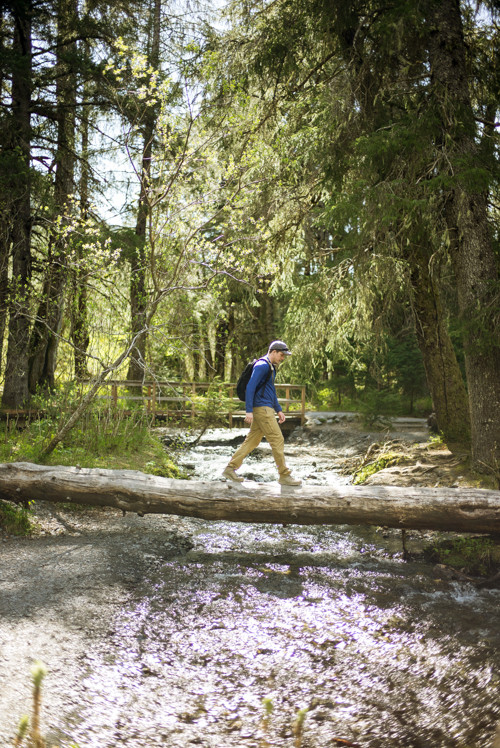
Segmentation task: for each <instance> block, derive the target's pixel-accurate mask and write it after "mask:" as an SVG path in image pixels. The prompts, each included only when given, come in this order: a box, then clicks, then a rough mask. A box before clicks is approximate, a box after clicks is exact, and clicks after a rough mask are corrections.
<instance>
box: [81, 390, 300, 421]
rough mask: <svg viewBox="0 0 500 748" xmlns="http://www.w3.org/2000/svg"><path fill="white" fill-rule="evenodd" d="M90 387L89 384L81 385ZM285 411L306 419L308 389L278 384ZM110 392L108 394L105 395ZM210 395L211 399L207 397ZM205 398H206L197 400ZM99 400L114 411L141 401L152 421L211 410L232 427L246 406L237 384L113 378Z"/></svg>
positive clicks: (100, 394) (280, 400)
mask: <svg viewBox="0 0 500 748" xmlns="http://www.w3.org/2000/svg"><path fill="white" fill-rule="evenodd" d="M81 384H82V385H84V386H85V385H90V382H81ZM275 387H276V393H277V395H278V401H279V403H280V404H281V406H282V408H283V412H284V413H286V414H288V415H290V416H293V417H297V418H300V423H301V424H303V423H304V420H305V409H306V388H305V385H303V384H276V385H275ZM106 390H107V393H106ZM207 395H208V397H207ZM200 396H204V399H200V400H198V399H197V398H198V397H200ZM98 397H99V398H100V399H108V400H109V401H110V404H111V405H112V406H113V407H114V408H122V409H124V410H126V409H127V405H129V407H131V406H133V405H136V404H139V403H141V402H142V404H143V406H144V407H145V408H146V410H147V412H148V413H150V414H151V416H152V417H153V419H154V418H155V417H156V416H159V417H162V418H167V419H168V418H172V419H176V418H183V417H186V416H187V417H191V418H196V417H197V416H201V415H203V414H204V413H206V412H207V408H210V407H212V408H213V412H214V414H217V415H218V416H226V417H227V418H228V421H229V426H230V427H232V426H233V424H234V421H235V419H238V420H239V419H240V418H241V417H242V416H244V414H245V409H244V404H243V403H242V402H241V400H239V399H238V397H237V395H236V384H235V383H232V382H231V383H229V382H218V383H217V384H214V382H167V381H159V380H152V381H145V382H139V381H137V382H135V381H130V380H117V379H111V380H108V381H106V382H104V383H103V385H102V387H101V389H100V391H99V395H98ZM210 401H211V402H210Z"/></svg>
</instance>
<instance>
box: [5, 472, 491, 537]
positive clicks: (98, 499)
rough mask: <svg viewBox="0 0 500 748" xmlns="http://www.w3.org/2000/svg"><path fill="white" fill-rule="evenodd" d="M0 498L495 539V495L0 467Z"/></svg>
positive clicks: (461, 490) (473, 491)
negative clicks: (447, 532) (490, 535)
mask: <svg viewBox="0 0 500 748" xmlns="http://www.w3.org/2000/svg"><path fill="white" fill-rule="evenodd" d="M0 499H7V500H10V501H16V502H20V501H30V500H34V499H36V500H44V501H54V502H72V503H75V504H91V505H97V506H110V507H116V508H118V509H121V510H123V511H124V512H135V513H137V514H140V515H143V514H175V515H178V516H181V517H198V518H201V519H209V520H228V521H231V522H262V523H268V524H272V523H278V524H281V523H284V524H298V525H341V524H348V525H381V526H387V527H399V528H402V529H405V528H413V529H430V530H453V531H456V532H486V533H500V491H488V490H484V489H474V488H420V487H404V488H400V487H395V486H342V487H333V486H307V485H306V486H302V487H300V488H291V487H290V488H289V487H285V486H280V485H279V484H278V483H254V482H250V481H249V482H245V483H223V482H218V481H214V482H210V483H208V482H206V483H205V482H200V481H188V480H174V479H172V478H160V477H158V476H155V475H146V474H145V473H141V472H138V471H134V470H104V469H100V468H79V467H62V466H46V465H34V464H31V463H27V462H17V463H16V462H13V463H6V464H0Z"/></svg>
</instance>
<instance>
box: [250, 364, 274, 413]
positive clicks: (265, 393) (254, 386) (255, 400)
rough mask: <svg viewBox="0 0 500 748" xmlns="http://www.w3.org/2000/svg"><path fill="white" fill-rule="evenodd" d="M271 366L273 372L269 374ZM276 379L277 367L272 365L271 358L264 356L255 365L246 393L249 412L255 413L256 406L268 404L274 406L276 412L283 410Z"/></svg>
mask: <svg viewBox="0 0 500 748" xmlns="http://www.w3.org/2000/svg"><path fill="white" fill-rule="evenodd" d="M270 367H271V369H272V373H271V376H270V377H269V378H268V375H269V368H270ZM267 378H268V381H267V382H266V383H265V384H264V385H263V386H261V387H259V385H260V384H261V383H262V381H263V380H265V379H267ZM275 379H276V369H275V368H274V366H272V365H271V363H270V361H269V359H268V358H267V356H266V357H264V358H263V359H259V360H258V361H257V362H256V364H255V366H254V367H253V371H252V376H251V377H250V380H249V382H248V384H247V389H246V394H245V410H246V412H247V413H253V409H254V408H258V407H262V406H267V407H269V408H274V410H275V411H276V413H279V412H280V410H282V408H281V405H280V404H279V402H278V398H277V397H276V389H275V387H274V380H275Z"/></svg>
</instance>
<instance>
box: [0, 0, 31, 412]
mask: <svg viewBox="0 0 500 748" xmlns="http://www.w3.org/2000/svg"><path fill="white" fill-rule="evenodd" d="M31 15H32V6H31V3H30V2H26V3H24V4H23V5H22V6H21V7H20V8H19V9H16V10H15V11H13V16H14V19H13V20H14V36H13V44H12V52H13V56H14V64H13V72H12V125H13V127H12V134H11V144H10V146H11V152H12V164H13V168H14V164H16V166H15V173H14V176H13V177H12V186H13V193H14V196H13V198H12V199H11V221H10V225H11V245H12V283H11V288H10V296H9V332H8V347H7V362H6V367H5V382H4V389H3V396H2V405H3V406H4V407H7V408H21V407H22V406H23V405H24V404H25V403H26V402H27V400H28V398H29V391H28V341H29V330H30V318H29V312H30V310H29V295H30V280H31V201H30V196H31V179H30V156H31V116H30V110H31V73H32V50H31Z"/></svg>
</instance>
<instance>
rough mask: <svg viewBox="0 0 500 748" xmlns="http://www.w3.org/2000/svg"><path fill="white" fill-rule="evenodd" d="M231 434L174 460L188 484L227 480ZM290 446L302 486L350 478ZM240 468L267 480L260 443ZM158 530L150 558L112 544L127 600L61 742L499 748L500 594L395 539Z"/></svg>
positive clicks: (212, 747)
mask: <svg viewBox="0 0 500 748" xmlns="http://www.w3.org/2000/svg"><path fill="white" fill-rule="evenodd" d="M225 433H226V436H225V437H222V435H221V434H220V433H218V432H211V433H209V434H206V435H205V437H204V439H203V440H202V442H201V443H200V445H199V446H198V447H197V448H196V449H195V450H194V451H189V450H187V451H185V452H184V453H182V461H183V462H184V464H185V465H186V466H188V469H190V470H191V471H192V473H193V475H195V476H196V477H198V478H203V479H206V480H208V479H212V480H214V479H216V478H217V477H218V475H219V472H220V471H221V470H222V468H223V467H224V465H225V464H226V463H227V460H228V456H229V454H230V453H231V452H232V451H233V450H234V449H235V443H234V436H235V432H230V433H229V432H225ZM228 434H229V435H228ZM236 436H241V434H238V433H237V434H236ZM223 438H224V439H225V443H221V440H222V439H223ZM287 452H288V458H289V463H290V466H291V467H292V469H293V471H294V472H295V473H300V474H301V475H303V476H307V475H308V476H309V478H308V480H309V481H310V482H321V483H331V482H333V481H337V482H342V481H345V479H344V478H341V477H339V475H338V474H337V473H336V472H335V459H334V456H332V454H331V450H329V449H326V448H322V447H320V446H317V447H315V448H314V449H313V450H312V449H311V450H306V451H304V447H303V446H302V447H299V446H298V445H295V446H294V445H293V442H292V443H290V444H289V445H287ZM312 462H315V463H316V464H315V465H312ZM242 473H243V474H246V475H248V476H250V477H253V478H259V479H261V480H273V479H275V475H274V467H273V464H272V460H271V458H270V454H269V453H268V451H267V447H265V446H264V447H263V448H262V450H261V451H260V452H257V453H256V454H255V455H254V456H253V457H251V458H249V459H248V460H247V461H245V465H244V467H243V468H242ZM162 521H163V522H165V518H145V519H144V520H142V522H145V523H147V524H143V525H141V527H143V528H144V530H143V532H144V531H145V530H148V531H149V532H150V533H151V535H150V538H149V546H148V548H147V552H146V553H144V552H143V549H142V550H141V554H140V555H139V554H136V555H134V544H133V542H132V541H133V537H134V536H133V535H131V536H130V538H129V539H128V536H127V535H124V536H122V537H121V538H120V543H121V550H120V553H121V554H122V556H120V558H123V559H124V563H125V560H127V561H128V563H129V567H128V571H127V574H128V575H129V576H128V577H126V580H128V587H127V595H126V599H125V600H124V601H123V602H122V603H121V604H120V605H119V606H117V608H116V607H115V609H114V613H113V615H112V616H111V618H110V621H109V627H107V630H106V632H105V633H104V632H101V633H99V634H98V635H97V634H96V635H95V636H93V637H91V638H90V639H89V641H88V642H87V647H86V650H85V652H83V653H82V655H81V661H80V664H79V670H78V682H76V680H77V679H76V677H75V678H73V681H74V683H73V686H72V692H73V702H74V704H73V707H72V708H71V709H68V708H67V707H68V705H67V703H66V708H65V709H61V712H60V716H59V719H58V718H56V717H53V718H52V725H53V732H52V734H53V735H54V736H55V737H57V738H58V740H59V741H60V743H61V745H62V746H64V747H66V746H68V748H69V746H70V745H71V742H70V739H69V738H68V737H65V736H67V735H71V736H72V739H73V740H75V741H76V742H77V744H78V745H79V746H80V748H112V747H113V746H122V745H123V746H127V747H129V748H156V747H158V748H159V747H160V746H165V747H168V748H174V747H176V748H177V747H178V748H185V747H186V746H191V745H193V746H195V745H196V746H205V748H244V747H248V748H259V747H260V748H264V747H265V746H276V747H280V748H281V747H283V748H285V747H286V748H292V746H294V745H302V746H303V748H327V747H329V746H336V745H344V746H345V745H349V744H351V745H352V744H354V745H357V746H360V748H361V747H363V748H368V747H370V748H490V747H491V746H493V739H494V738H493V735H494V731H495V725H496V724H497V723H498V722H499V721H500V688H499V686H500V669H499V652H500V626H499V618H498V613H499V608H500V592H499V591H498V590H488V589H477V588H476V587H474V586H472V585H471V584H464V583H459V582H456V581H449V580H443V579H440V578H439V576H438V575H437V574H436V572H435V570H434V569H433V567H432V566H431V565H429V564H426V563H424V562H423V561H418V562H417V561H412V562H405V561H403V559H402V553H401V546H400V540H399V536H398V534H397V533H396V532H394V533H386V532H383V531H381V530H380V529H375V528H352V527H351V528H350V527H299V526H286V527H282V526H264V525H251V524H233V523H227V522H205V521H202V520H195V519H193V520H191V519H182V520H181V519H178V520H175V522H174V523H172V524H171V525H170V530H169V531H168V532H167V531H166V527H167V525H166V524H164V525H163V526H160V525H158V524H155V523H158V522H160V523H161V522H162ZM135 522H136V518H134V525H133V527H134V528H135V527H136V525H135ZM131 527H132V526H131ZM162 527H164V528H165V530H164V531H163V535H162V534H161V533H162ZM134 531H135V530H134ZM161 538H163V539H162V540H160V539H161ZM96 542H98V540H94V543H96ZM141 548H142V547H141ZM124 573H125V572H124ZM264 699H269V702H268V703H269V704H271V705H272V712H271V714H270V715H269V716H268V719H267V721H266V720H264V707H263V700H264ZM301 709H307V713H306V716H305V721H304V724H303V735H302V738H301V740H302V742H299V738H298V737H296V736H294V735H293V723H294V720H295V719H296V716H297V713H298V712H299V710H301ZM342 741H344V742H342Z"/></svg>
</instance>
